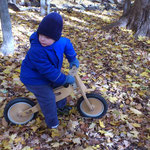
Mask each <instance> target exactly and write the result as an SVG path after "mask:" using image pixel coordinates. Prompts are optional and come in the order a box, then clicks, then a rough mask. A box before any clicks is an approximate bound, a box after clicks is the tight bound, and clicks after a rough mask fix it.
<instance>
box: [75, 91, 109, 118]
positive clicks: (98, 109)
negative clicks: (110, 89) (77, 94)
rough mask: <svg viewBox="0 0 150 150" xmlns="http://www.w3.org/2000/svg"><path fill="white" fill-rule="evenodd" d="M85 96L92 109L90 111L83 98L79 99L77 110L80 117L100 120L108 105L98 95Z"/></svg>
mask: <svg viewBox="0 0 150 150" xmlns="http://www.w3.org/2000/svg"><path fill="white" fill-rule="evenodd" d="M86 96H87V99H88V100H89V102H90V104H91V105H92V106H93V108H94V109H93V110H92V111H91V110H90V109H89V107H88V106H87V104H86V102H85V100H84V98H83V97H81V98H80V99H79V100H78V102H77V109H78V111H79V113H80V114H81V116H83V117H88V118H102V117H103V116H104V115H105V114H106V113H107V110H108V104H107V102H106V100H105V99H104V98H103V97H102V96H100V95H99V94H95V93H91V94H86Z"/></svg>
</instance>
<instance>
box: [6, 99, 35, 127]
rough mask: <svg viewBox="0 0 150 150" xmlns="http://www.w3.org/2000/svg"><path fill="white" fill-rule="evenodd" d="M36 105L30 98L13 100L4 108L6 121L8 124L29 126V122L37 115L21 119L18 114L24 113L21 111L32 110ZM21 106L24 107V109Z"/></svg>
mask: <svg viewBox="0 0 150 150" xmlns="http://www.w3.org/2000/svg"><path fill="white" fill-rule="evenodd" d="M34 105H35V103H34V102H33V101H32V100H30V99H28V98H23V97H20V98H16V99H13V100H11V101H10V102H8V103H7V105H6V106H5V108H4V117H5V120H6V121H7V122H8V123H10V124H13V125H24V124H27V123H28V122H29V121H31V120H33V119H34V118H35V116H36V114H37V113H33V114H29V115H28V116H25V117H19V115H17V114H19V113H18V112H19V111H23V110H21V109H25V108H26V109H27V108H31V107H33V106H34ZM20 106H24V108H22V107H20ZM20 108H21V109H20Z"/></svg>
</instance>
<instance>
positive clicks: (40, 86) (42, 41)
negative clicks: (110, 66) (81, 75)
mask: <svg viewBox="0 0 150 150" xmlns="http://www.w3.org/2000/svg"><path fill="white" fill-rule="evenodd" d="M62 28H63V19H62V17H61V15H59V14H58V13H55V12H54V13H50V14H49V15H47V16H46V17H44V18H43V20H42V21H41V23H40V24H39V27H38V29H37V32H34V33H33V34H32V35H31V37H30V43H31V47H30V49H29V51H28V52H27V54H26V57H25V59H24V60H23V62H22V66H21V74H20V79H21V81H22V82H23V83H24V85H25V86H26V88H27V89H28V90H29V91H30V92H32V93H33V94H34V95H35V96H36V98H37V100H38V103H39V105H40V107H41V110H42V113H43V114H44V117H45V122H46V124H47V126H48V127H49V128H57V126H58V125H59V121H58V117H57V108H63V107H64V106H65V105H66V99H63V100H61V101H59V102H57V103H56V102H55V95H54V92H53V88H55V87H58V86H61V85H65V84H73V83H74V82H75V78H74V77H73V76H71V75H65V74H63V73H62V72H61V68H62V63H63V54H65V55H66V58H67V59H68V62H69V63H70V68H71V67H72V66H73V65H75V66H76V67H79V61H78V59H77V58H76V53H75V51H74V48H73V46H72V44H71V42H70V40H69V39H67V38H64V37H61V34H62Z"/></svg>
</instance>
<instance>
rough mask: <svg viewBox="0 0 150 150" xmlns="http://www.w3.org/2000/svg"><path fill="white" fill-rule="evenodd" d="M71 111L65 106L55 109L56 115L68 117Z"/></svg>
mask: <svg viewBox="0 0 150 150" xmlns="http://www.w3.org/2000/svg"><path fill="white" fill-rule="evenodd" d="M71 109H72V107H70V106H67V105H66V106H64V107H63V108H59V109H57V113H58V115H68V114H69V111H70V110H71Z"/></svg>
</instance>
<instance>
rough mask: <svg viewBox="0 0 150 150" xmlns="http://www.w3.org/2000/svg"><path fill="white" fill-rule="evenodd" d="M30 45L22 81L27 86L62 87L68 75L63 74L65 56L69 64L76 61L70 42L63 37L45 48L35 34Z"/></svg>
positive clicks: (24, 62) (22, 66) (22, 70)
mask: <svg viewBox="0 0 150 150" xmlns="http://www.w3.org/2000/svg"><path fill="white" fill-rule="evenodd" d="M30 43H31V47H30V49H29V51H28V52H27V55H26V57H25V59H24V60H23V62H22V65H21V73H20V79H21V81H22V82H23V83H24V84H25V85H46V84H56V85H59V86H60V85H62V84H63V83H64V82H65V80H66V75H65V74H63V73H62V72H61V68H62V63H63V55H64V54H65V55H66V58H67V59H68V61H69V62H72V61H74V60H75V59H76V52H75V51H74V48H73V46H72V44H71V42H70V40H69V39H67V38H64V37H61V38H60V39H59V40H58V41H56V42H55V43H53V44H52V45H50V46H46V47H43V46H42V45H41V44H40V42H39V40H38V34H37V32H34V33H33V34H32V35H31V37H30Z"/></svg>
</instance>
